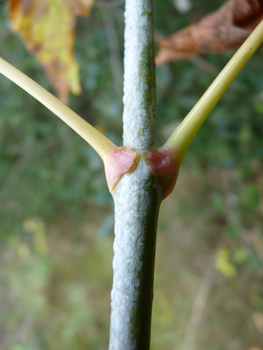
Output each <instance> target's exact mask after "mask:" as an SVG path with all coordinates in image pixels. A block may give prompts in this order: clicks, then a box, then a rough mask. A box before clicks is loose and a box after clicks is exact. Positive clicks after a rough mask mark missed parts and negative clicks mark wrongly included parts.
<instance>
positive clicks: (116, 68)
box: [101, 7, 123, 108]
mask: <svg viewBox="0 0 263 350" xmlns="http://www.w3.org/2000/svg"><path fill="white" fill-rule="evenodd" d="M101 12H102V18H103V22H104V26H105V33H106V36H107V39H108V49H109V59H110V66H111V72H112V77H113V83H114V88H115V93H116V96H117V98H118V104H120V107H121V108H122V87H123V69H122V60H121V50H120V45H119V42H118V36H117V31H116V27H115V23H114V18H113V13H112V11H111V8H110V7H109V8H108V9H107V12H106V11H103V10H102V11H101Z"/></svg>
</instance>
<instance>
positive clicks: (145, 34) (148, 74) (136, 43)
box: [123, 0, 156, 150]
mask: <svg viewBox="0 0 263 350" xmlns="http://www.w3.org/2000/svg"><path fill="white" fill-rule="evenodd" d="M124 40H125V58H124V97H123V102H124V112H123V142H124V145H125V146H131V147H134V148H137V149H140V150H149V149H151V148H152V147H154V144H155V138H156V116H155V109H156V103H155V63H154V41H153V9H152V0H126V11H125V36H124Z"/></svg>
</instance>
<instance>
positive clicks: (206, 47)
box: [156, 0, 263, 65]
mask: <svg viewBox="0 0 263 350" xmlns="http://www.w3.org/2000/svg"><path fill="white" fill-rule="evenodd" d="M262 18H263V0H229V1H227V2H226V3H225V4H224V5H223V6H222V7H220V8H219V9H218V10H217V11H216V12H214V13H212V14H210V15H208V16H206V17H204V18H203V19H202V20H201V21H199V22H198V23H197V24H194V25H192V26H190V27H187V28H185V29H182V30H180V31H178V32H176V33H174V34H173V35H171V36H170V37H169V38H168V39H162V38H159V37H157V43H158V45H159V48H160V51H159V53H158V55H157V56H156V64H157V65H160V64H164V63H166V62H170V61H178V60H181V59H184V58H186V57H190V56H193V55H201V54H206V53H222V52H224V51H227V50H232V49H237V48H238V47H239V46H240V45H241V44H242V43H243V42H244V41H245V40H246V38H247V37H248V36H249V34H250V33H251V31H252V30H253V29H254V28H255V27H256V25H257V24H258V23H259V22H260V21H261V20H262Z"/></svg>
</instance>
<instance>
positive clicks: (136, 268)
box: [109, 0, 161, 350]
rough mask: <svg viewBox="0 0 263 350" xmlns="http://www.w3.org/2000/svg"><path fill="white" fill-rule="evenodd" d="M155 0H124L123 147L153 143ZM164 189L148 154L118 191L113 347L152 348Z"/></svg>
mask: <svg viewBox="0 0 263 350" xmlns="http://www.w3.org/2000/svg"><path fill="white" fill-rule="evenodd" d="M152 16H153V13H152V1H151V0H126V12H125V17H126V27H125V60H124V113H123V122H124V135H123V138H124V145H126V146H131V147H134V148H136V149H137V150H150V149H152V148H153V147H154V145H155V138H156V126H155V125H156V122H155V64H154V41H153V17H152ZM160 202H161V189H160V185H159V183H158V181H157V180H156V179H154V178H152V177H151V176H150V175H149V171H148V167H147V164H146V163H145V157H144V152H141V159H140V162H139V164H138V166H137V168H136V170H135V171H134V172H133V173H132V174H125V175H124V176H123V177H122V178H121V180H120V181H119V183H118V184H117V186H116V189H115V192H114V204H115V241H114V259H113V287H112V293H111V300H112V301H111V308H112V312H111V328H110V345H109V349H110V350H148V349H149V347H150V330H151V313H152V299H153V273H154V259H155V243H156V228H157V220H158V212H159V206H160Z"/></svg>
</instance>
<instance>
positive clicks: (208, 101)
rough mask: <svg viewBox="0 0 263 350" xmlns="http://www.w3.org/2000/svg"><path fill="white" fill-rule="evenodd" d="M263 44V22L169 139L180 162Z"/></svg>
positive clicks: (168, 141) (168, 145)
mask: <svg viewBox="0 0 263 350" xmlns="http://www.w3.org/2000/svg"><path fill="white" fill-rule="evenodd" d="M262 42H263V21H262V22H261V23H260V24H259V25H258V26H257V28H256V29H255V30H254V31H253V33H252V34H251V35H250V36H249V37H248V38H247V40H246V41H245V42H244V43H243V45H242V46H241V47H240V48H239V49H238V51H237V52H236V53H235V55H234V56H233V57H232V59H231V60H230V61H229V62H228V64H227V65H226V66H225V68H224V69H223V70H222V71H221V73H220V74H219V75H218V76H217V78H216V79H215V80H214V82H213V83H212V84H211V85H210V87H209V88H208V89H207V91H206V92H205V93H204V95H203V96H202V97H201V98H200V100H199V101H198V102H197V103H196V105H195V106H194V107H193V109H192V110H191V111H190V112H189V113H188V115H187V116H186V117H185V119H184V120H183V121H182V123H181V124H180V125H179V126H178V127H177V129H176V130H175V131H174V132H173V133H172V135H171V136H170V137H169V139H168V140H167V142H166V143H165V145H164V146H165V147H168V148H170V149H172V150H174V151H175V152H176V153H177V155H178V157H179V159H178V160H179V162H181V161H182V160H183V158H184V156H185V153H186V152H187V149H188V147H189V145H190V143H191V141H192V140H193V138H194V136H195V135H196V133H197V131H198V130H199V128H200V127H201V125H202V124H203V122H204V121H205V119H206V118H207V117H208V115H209V114H210V113H211V111H212V110H213V108H214V107H215V106H216V104H217V102H218V101H219V100H220V98H221V97H222V96H223V94H224V93H225V91H226V90H227V88H228V87H229V85H230V84H231V83H232V82H233V80H234V79H235V77H236V76H237V75H238V73H239V72H240V71H241V69H242V68H243V67H244V65H245V64H246V63H247V61H248V60H249V59H250V58H251V56H252V55H253V54H254V53H255V51H256V50H257V49H258V47H259V46H260V44H261V43H262ZM222 117H223V116H222Z"/></svg>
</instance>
